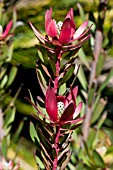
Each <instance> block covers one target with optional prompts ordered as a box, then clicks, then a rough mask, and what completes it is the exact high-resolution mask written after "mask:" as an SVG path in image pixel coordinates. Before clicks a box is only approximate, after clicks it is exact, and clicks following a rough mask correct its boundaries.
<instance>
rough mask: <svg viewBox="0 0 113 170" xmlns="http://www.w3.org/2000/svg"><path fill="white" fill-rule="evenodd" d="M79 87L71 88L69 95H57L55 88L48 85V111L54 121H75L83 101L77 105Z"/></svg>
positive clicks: (46, 99)
mask: <svg viewBox="0 0 113 170" xmlns="http://www.w3.org/2000/svg"><path fill="white" fill-rule="evenodd" d="M77 92H78V87H77V86H76V87H75V88H74V89H71V92H70V93H69V95H68V96H67V97H66V96H56V95H55V92H54V89H52V88H50V87H48V89H47V92H46V98H45V105H46V111H47V113H48V115H49V117H50V119H51V121H53V122H57V123H60V124H62V123H63V124H65V123H74V122H75V120H74V119H75V118H76V117H77V116H78V115H79V113H80V111H81V108H82V102H80V103H79V104H78V106H76V96H77Z"/></svg>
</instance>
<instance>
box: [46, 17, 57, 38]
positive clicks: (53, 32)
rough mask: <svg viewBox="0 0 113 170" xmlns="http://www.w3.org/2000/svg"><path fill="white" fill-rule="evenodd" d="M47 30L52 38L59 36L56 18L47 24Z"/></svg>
mask: <svg viewBox="0 0 113 170" xmlns="http://www.w3.org/2000/svg"><path fill="white" fill-rule="evenodd" d="M46 32H47V34H48V35H49V37H51V38H53V37H57V25H56V21H55V20H54V19H53V20H51V21H50V23H49V24H48V25H47V27H46Z"/></svg>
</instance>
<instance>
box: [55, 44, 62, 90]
mask: <svg viewBox="0 0 113 170" xmlns="http://www.w3.org/2000/svg"><path fill="white" fill-rule="evenodd" d="M60 58H61V47H59V46H58V47H57V49H56V64H55V67H56V74H55V80H54V90H55V92H56V93H57V89H58V81H59V72H60Z"/></svg>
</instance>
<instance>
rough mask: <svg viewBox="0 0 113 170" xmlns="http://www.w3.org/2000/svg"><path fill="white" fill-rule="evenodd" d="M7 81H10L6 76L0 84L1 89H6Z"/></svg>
mask: <svg viewBox="0 0 113 170" xmlns="http://www.w3.org/2000/svg"><path fill="white" fill-rule="evenodd" d="M7 81H8V76H7V75H5V76H4V77H3V79H2V81H1V83H0V88H1V89H3V88H4V86H5V85H6V83H7Z"/></svg>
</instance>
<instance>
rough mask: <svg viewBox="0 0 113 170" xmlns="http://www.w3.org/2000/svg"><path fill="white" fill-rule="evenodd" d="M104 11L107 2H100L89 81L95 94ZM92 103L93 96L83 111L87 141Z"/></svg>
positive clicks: (104, 0)
mask: <svg viewBox="0 0 113 170" xmlns="http://www.w3.org/2000/svg"><path fill="white" fill-rule="evenodd" d="M106 10H107V0H100V4H99V8H98V11H99V16H98V24H97V30H96V33H95V47H94V51H93V57H94V60H93V62H92V66H91V72H90V79H89V91H90V89H91V88H92V86H93V87H94V90H95V93H96V90H97V77H96V66H97V62H98V58H99V54H100V52H101V49H102V41H103V24H104V19H105V14H106ZM94 101H95V96H94V97H93V99H92V102H91V104H90V105H88V99H87V101H86V109H85V114H86V119H85V121H84V123H83V135H84V140H87V137H88V134H89V128H90V121H91V117H92V112H93V110H92V108H93V103H94Z"/></svg>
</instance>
